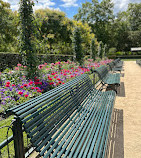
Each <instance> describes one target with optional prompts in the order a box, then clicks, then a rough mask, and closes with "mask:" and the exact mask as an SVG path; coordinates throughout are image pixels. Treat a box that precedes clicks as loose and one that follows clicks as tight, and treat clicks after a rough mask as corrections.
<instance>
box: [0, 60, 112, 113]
mask: <svg viewBox="0 0 141 158" xmlns="http://www.w3.org/2000/svg"><path fill="white" fill-rule="evenodd" d="M109 62H111V60H103V61H100V62H93V61H92V60H91V59H89V60H87V61H85V65H84V67H80V66H79V65H78V64H76V63H74V62H71V61H67V62H56V63H51V64H47V63H44V64H41V65H39V66H38V69H39V74H40V75H39V76H38V77H35V78H34V80H31V79H29V80H27V79H26V77H25V76H26V66H22V65H21V64H17V67H14V69H9V68H8V69H6V70H5V71H3V72H1V73H0V111H2V112H3V111H5V110H7V109H9V108H11V107H13V106H16V105H18V104H21V103H23V102H25V101H27V100H29V99H31V98H33V97H36V96H39V95H41V94H42V93H44V92H47V91H48V90H50V89H52V88H55V87H57V86H59V85H61V84H65V83H66V82H68V81H69V80H71V79H73V78H75V77H76V76H80V75H81V74H84V73H89V74H90V73H91V72H90V69H95V68H97V67H99V66H101V65H105V64H107V63H109Z"/></svg>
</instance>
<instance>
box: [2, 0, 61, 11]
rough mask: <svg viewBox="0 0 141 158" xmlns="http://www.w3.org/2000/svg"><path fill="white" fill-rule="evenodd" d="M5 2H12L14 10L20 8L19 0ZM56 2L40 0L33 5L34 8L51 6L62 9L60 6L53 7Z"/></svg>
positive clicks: (6, 0)
mask: <svg viewBox="0 0 141 158" xmlns="http://www.w3.org/2000/svg"><path fill="white" fill-rule="evenodd" d="M3 1H5V2H8V3H10V5H11V9H12V10H18V9H19V0H3ZM55 4H56V3H55V2H53V1H52V0H38V3H37V2H35V6H34V7H33V9H34V10H36V9H41V8H43V9H44V8H50V9H56V10H60V9H59V8H52V7H53V6H55Z"/></svg>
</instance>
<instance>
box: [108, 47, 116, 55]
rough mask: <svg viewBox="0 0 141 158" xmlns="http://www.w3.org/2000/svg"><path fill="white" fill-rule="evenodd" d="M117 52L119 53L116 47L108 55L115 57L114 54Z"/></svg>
mask: <svg viewBox="0 0 141 158" xmlns="http://www.w3.org/2000/svg"><path fill="white" fill-rule="evenodd" d="M116 51H117V49H116V48H114V47H113V48H110V49H109V53H108V55H114V54H115V53H116Z"/></svg>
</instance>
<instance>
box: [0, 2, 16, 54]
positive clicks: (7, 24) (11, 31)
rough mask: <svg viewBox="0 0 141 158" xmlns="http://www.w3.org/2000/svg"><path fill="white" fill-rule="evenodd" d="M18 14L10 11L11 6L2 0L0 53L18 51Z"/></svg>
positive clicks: (0, 9) (0, 5) (0, 11)
mask: <svg viewBox="0 0 141 158" xmlns="http://www.w3.org/2000/svg"><path fill="white" fill-rule="evenodd" d="M16 18H17V16H16V12H12V11H11V10H10V4H9V3H6V2H3V1H2V0H0V51H1V52H3V51H5V52H7V51H16V50H17V38H16V37H17V33H18V31H17V21H16Z"/></svg>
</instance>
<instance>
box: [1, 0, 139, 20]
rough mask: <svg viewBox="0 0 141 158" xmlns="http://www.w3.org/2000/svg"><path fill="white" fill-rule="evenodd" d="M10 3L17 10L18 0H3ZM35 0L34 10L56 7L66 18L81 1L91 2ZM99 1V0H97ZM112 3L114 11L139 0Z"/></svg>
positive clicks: (75, 10) (75, 11) (122, 0)
mask: <svg viewBox="0 0 141 158" xmlns="http://www.w3.org/2000/svg"><path fill="white" fill-rule="evenodd" d="M3 1H5V2H8V3H10V4H11V9H12V10H18V8H19V0H3ZM37 1H38V2H36V1H35V6H34V10H36V9H41V8H43V9H45V8H50V9H57V10H60V11H63V12H65V13H66V16H67V17H68V18H73V16H74V15H75V14H77V12H78V8H79V7H81V5H82V3H85V2H86V1H87V2H91V1H92V0H37ZM99 1H101V0H99ZM112 1H113V3H114V13H118V12H119V11H124V10H126V9H127V7H128V4H129V3H140V2H141V0H112Z"/></svg>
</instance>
